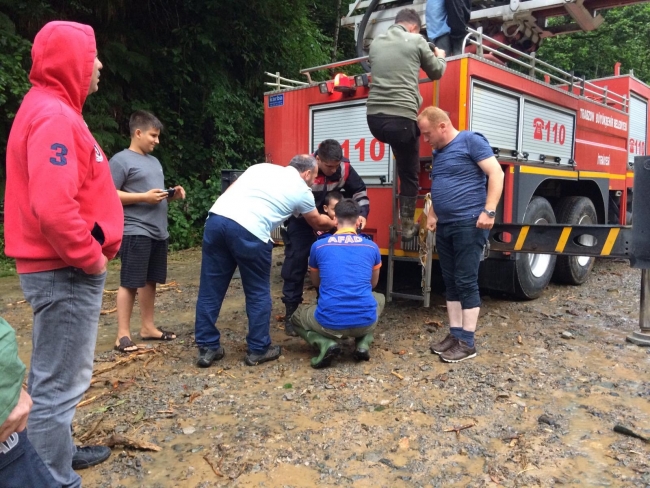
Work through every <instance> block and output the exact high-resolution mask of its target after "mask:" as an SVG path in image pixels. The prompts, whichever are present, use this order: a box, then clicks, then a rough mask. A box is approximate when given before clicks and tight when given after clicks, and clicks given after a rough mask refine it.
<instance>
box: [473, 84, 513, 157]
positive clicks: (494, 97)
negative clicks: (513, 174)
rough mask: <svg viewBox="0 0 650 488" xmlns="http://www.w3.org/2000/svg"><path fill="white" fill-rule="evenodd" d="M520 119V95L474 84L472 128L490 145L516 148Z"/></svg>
mask: <svg viewBox="0 0 650 488" xmlns="http://www.w3.org/2000/svg"><path fill="white" fill-rule="evenodd" d="M518 119H519V96H511V95H508V94H505V93H503V92H501V91H497V90H491V89H490V88H486V87H484V86H483V85H479V84H475V85H474V86H473V88H472V113H471V120H470V129H471V130H473V131H474V132H480V133H481V134H483V135H484V136H485V137H486V138H487V140H488V142H489V143H490V146H492V147H498V148H501V149H512V150H516V149H517V134H518V131H517V125H518V121H519V120H518Z"/></svg>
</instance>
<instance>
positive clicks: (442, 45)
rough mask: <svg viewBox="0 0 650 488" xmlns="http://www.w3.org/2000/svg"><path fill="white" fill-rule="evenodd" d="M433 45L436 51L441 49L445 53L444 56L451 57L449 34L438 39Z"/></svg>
mask: <svg viewBox="0 0 650 488" xmlns="http://www.w3.org/2000/svg"><path fill="white" fill-rule="evenodd" d="M433 43H434V44H435V45H436V47H437V48H438V49H442V50H443V51H444V52H445V56H451V37H450V36H449V34H445V35H444V36H440V37H438V38H437V39H435V40H434V41H433Z"/></svg>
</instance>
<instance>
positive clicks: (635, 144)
mask: <svg viewBox="0 0 650 488" xmlns="http://www.w3.org/2000/svg"><path fill="white" fill-rule="evenodd" d="M647 133H648V102H646V101H645V100H643V99H641V98H637V97H635V96H632V97H630V140H629V141H628V143H629V144H628V148H629V154H628V162H633V161H634V156H645V155H646V154H647V151H646V143H647V142H648V141H647V140H646V138H647Z"/></svg>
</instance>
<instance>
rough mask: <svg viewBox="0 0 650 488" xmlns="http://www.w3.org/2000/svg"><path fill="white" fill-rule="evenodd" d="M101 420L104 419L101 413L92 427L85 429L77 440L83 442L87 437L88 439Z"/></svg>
mask: <svg viewBox="0 0 650 488" xmlns="http://www.w3.org/2000/svg"><path fill="white" fill-rule="evenodd" d="M102 420H104V416H103V415H102V416H101V417H99V420H98V421H97V423H96V424H95V425H94V426H93V428H92V429H90V430H88V431H86V432H85V433H84V434H83V435H82V436H81V437H79V441H81V442H82V443H84V442H86V441H87V440H88V439H90V436H91V435H93V434H94V433H95V431H96V430H97V427H99V424H101V423H102Z"/></svg>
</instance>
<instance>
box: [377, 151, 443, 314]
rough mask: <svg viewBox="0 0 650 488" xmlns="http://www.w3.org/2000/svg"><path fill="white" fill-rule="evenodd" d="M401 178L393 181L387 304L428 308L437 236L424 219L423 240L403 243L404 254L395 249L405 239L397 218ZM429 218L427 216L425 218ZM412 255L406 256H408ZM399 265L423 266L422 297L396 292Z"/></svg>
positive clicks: (402, 250)
mask: <svg viewBox="0 0 650 488" xmlns="http://www.w3.org/2000/svg"><path fill="white" fill-rule="evenodd" d="M393 175H397V163H396V160H395V158H393ZM397 180H398V178H397V177H394V178H393V187H392V192H391V193H392V210H393V221H392V223H391V225H390V226H389V227H388V229H389V242H388V270H387V273H386V301H388V302H391V301H392V300H393V298H406V299H409V300H421V301H422V306H423V307H426V308H428V307H429V306H430V304H431V265H432V260H433V248H434V245H435V234H434V233H432V232H429V231H427V230H426V229H423V228H422V226H423V224H424V225H426V218H425V219H424V220H422V218H420V232H419V237H418V238H415V239H413V241H412V242H409V243H402V245H401V251H400V250H397V249H395V248H396V246H397V243H398V241H399V240H400V239H401V226H400V225H399V222H398V218H397V214H398V213H399V212H398V205H397V196H398V189H397ZM427 198H430V197H429V196H428V195H426V196H425V195H418V199H424V200H425V206H426V200H427ZM424 215H425V216H426V214H424ZM407 252H408V253H409V254H406V253H407ZM413 252H417V253H418V254H419V256H417V257H416V256H412V253H413ZM395 261H407V262H413V263H419V264H420V265H421V266H422V294H421V295H415V294H412V293H402V292H396V291H393V285H394V280H395Z"/></svg>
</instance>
